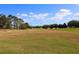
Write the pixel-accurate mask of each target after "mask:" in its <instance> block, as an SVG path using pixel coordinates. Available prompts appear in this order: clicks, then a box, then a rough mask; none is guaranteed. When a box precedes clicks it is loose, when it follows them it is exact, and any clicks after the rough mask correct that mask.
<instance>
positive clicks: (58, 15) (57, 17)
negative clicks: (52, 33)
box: [50, 9, 72, 20]
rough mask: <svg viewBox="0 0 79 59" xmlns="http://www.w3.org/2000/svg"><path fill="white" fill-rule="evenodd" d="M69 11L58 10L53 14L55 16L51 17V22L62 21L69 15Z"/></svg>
mask: <svg viewBox="0 0 79 59" xmlns="http://www.w3.org/2000/svg"><path fill="white" fill-rule="evenodd" d="M71 14H72V12H71V10H68V9H60V10H59V12H57V13H56V14H55V16H53V17H51V18H50V19H52V20H62V19H63V18H64V17H66V16H68V15H71Z"/></svg>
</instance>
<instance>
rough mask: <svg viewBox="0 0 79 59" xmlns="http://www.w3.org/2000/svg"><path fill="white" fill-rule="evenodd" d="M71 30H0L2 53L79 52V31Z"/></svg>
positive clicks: (0, 49) (0, 51)
mask: <svg viewBox="0 0 79 59" xmlns="http://www.w3.org/2000/svg"><path fill="white" fill-rule="evenodd" d="M70 30H71V29H70ZM70 30H69V29H62V30H61V29H59V30H49V29H47V30H43V29H27V30H10V32H7V31H6V32H5V31H0V54H75V53H76V54H78V53H79V31H78V29H77V30H76V29H72V31H70ZM69 31H70V32H69ZM73 31H78V32H73Z"/></svg>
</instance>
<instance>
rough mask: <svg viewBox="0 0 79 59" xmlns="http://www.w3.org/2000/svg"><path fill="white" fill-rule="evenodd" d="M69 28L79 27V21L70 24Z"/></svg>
mask: <svg viewBox="0 0 79 59" xmlns="http://www.w3.org/2000/svg"><path fill="white" fill-rule="evenodd" d="M68 26H69V27H79V21H77V20H72V21H69V22H68Z"/></svg>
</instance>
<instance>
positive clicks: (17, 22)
mask: <svg viewBox="0 0 79 59" xmlns="http://www.w3.org/2000/svg"><path fill="white" fill-rule="evenodd" d="M68 27H69V28H79V21H78V20H71V21H69V22H68V23H67V24H66V23H64V24H50V25H43V26H30V25H29V24H28V23H27V22H26V23H25V22H24V21H23V19H21V18H18V17H17V16H13V15H8V16H6V15H4V14H0V29H27V28H44V29H47V28H50V29H52V28H55V29H57V28H68Z"/></svg>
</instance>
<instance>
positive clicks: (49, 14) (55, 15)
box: [0, 4, 79, 25]
mask: <svg viewBox="0 0 79 59" xmlns="http://www.w3.org/2000/svg"><path fill="white" fill-rule="evenodd" d="M0 13H2V14H5V15H9V14H12V15H15V16H17V17H19V18H22V19H23V20H24V21H25V22H28V23H29V24H30V25H44V24H54V23H57V24H62V23H64V22H65V23H67V22H68V21H70V20H79V5H78V4H0Z"/></svg>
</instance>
